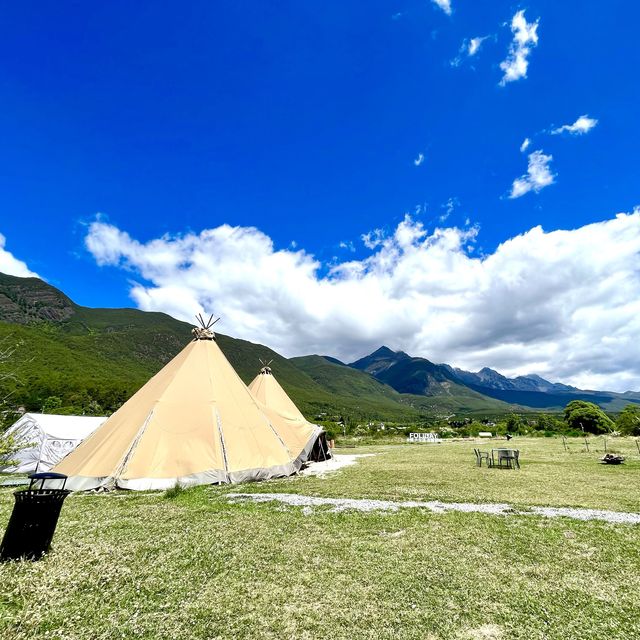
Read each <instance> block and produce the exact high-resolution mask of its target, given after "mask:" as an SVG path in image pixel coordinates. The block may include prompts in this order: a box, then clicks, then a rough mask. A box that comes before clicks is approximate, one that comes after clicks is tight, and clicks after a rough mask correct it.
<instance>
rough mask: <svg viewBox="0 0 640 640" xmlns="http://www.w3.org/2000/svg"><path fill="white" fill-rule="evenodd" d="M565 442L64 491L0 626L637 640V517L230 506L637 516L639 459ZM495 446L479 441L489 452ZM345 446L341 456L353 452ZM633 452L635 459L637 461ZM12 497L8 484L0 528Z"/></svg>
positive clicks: (92, 636) (67, 633)
mask: <svg viewBox="0 0 640 640" xmlns="http://www.w3.org/2000/svg"><path fill="white" fill-rule="evenodd" d="M598 442H599V443H600V444H599V445H598V447H599V449H600V450H599V451H596V452H594V451H593V449H592V451H591V452H590V453H586V452H583V451H582V449H583V448H584V444H582V445H581V444H580V443H579V442H578V441H577V440H574V441H572V442H571V443H570V445H569V448H570V450H569V452H567V453H565V452H564V449H563V445H562V441H561V440H556V439H517V440H516V442H515V446H517V447H518V448H519V449H520V450H521V460H522V469H521V470H520V471H519V472H518V471H505V470H503V471H500V470H492V469H484V468H483V469H477V468H475V467H474V458H473V454H472V451H471V449H472V445H470V444H468V443H445V444H442V445H396V446H380V447H375V446H372V447H366V449H362V450H358V452H364V451H365V450H366V451H367V452H371V453H376V454H378V455H376V456H375V457H370V458H362V459H360V461H359V462H358V464H357V465H356V466H353V467H349V468H346V469H344V470H342V471H340V472H338V473H336V474H335V475H333V476H331V477H327V478H325V479H322V478H317V477H305V478H294V479H289V480H279V481H273V482H267V483H261V484H252V485H243V486H241V487H238V486H234V487H197V488H195V489H190V490H187V491H184V492H181V493H178V494H177V496H176V497H174V498H167V497H166V496H165V495H164V494H162V493H142V494H136V493H123V492H117V493H112V494H102V495H81V494H76V495H73V496H71V497H70V498H69V499H68V500H67V502H66V503H65V506H64V508H63V512H62V516H61V519H60V524H59V527H58V531H57V533H56V537H55V538H54V549H53V551H52V553H51V554H50V555H49V556H48V557H46V558H45V559H44V560H43V561H40V562H36V563H8V564H5V565H2V566H0V584H1V589H0V637H1V638H3V639H7V640H9V639H11V640H13V639H14V638H15V639H18V638H24V639H27V638H29V639H31V638H59V639H63V638H64V639H80V638H82V639H87V640H100V639H107V638H108V639H111V638H114V639H115V638H147V639H153V640H160V639H162V640H163V639H165V638H166V639H172V640H173V639H175V640H179V639H192V638H193V639H205V638H206V639H214V638H220V639H222V638H225V639H227V638H229V639H231V638H234V639H235V638H274V639H275V638H296V639H298V638H302V639H304V638H308V639H316V638H331V639H334V638H349V639H350V640H356V639H359V638H416V639H421V640H425V639H435V638H438V639H445V638H447V639H448V638H451V639H458V638H460V639H464V638H484V639H496V638H504V639H507V638H522V639H525V638H526V639H538V638H539V639H543V638H544V639H552V638H557V639H573V638H575V639H580V640H582V639H588V638H594V639H595V638H624V639H628V638H636V637H640V609H639V605H640V596H639V595H638V594H640V570H639V569H640V527H638V526H633V525H612V524H607V523H604V522H597V521H591V522H580V521H575V520H569V519H564V518H559V519H544V518H540V517H536V516H490V515H483V514H475V513H473V514H472V513H468V514H467V513H446V514H434V513H431V512H429V511H426V510H422V509H404V510H400V511H399V512H394V513H387V512H384V513H381V512H374V513H360V512H350V511H349V512H342V513H331V512H329V511H328V510H326V509H323V508H319V509H316V510H314V512H313V513H312V514H309V515H305V512H303V510H302V509H299V508H289V507H284V506H282V505H280V504H277V503H265V504H254V503H241V504H232V503H230V502H229V501H228V499H227V497H226V494H227V493H229V492H232V491H238V490H240V491H252V492H269V493H274V492H291V493H301V494H305V495H318V496H330V497H355V498H384V499H392V500H407V499H412V500H434V499H439V500H443V501H472V502H509V503H512V504H514V505H520V506H528V505H552V506H577V507H589V508H602V509H610V510H619V511H636V512H637V511H640V455H638V453H637V451H636V450H635V444H634V443H633V442H632V441H631V440H624V441H615V442H614V441H611V440H610V441H609V447H610V449H611V448H613V449H616V450H622V451H623V452H624V454H625V455H626V456H627V462H626V463H625V465H623V466H621V467H617V468H615V467H607V466H603V465H599V464H597V458H598V457H599V456H600V455H602V442H601V441H598ZM487 446H490V445H488V444H485V447H487ZM354 451H355V450H353V449H349V450H346V451H345V453H353V452H354ZM634 451H635V454H634ZM12 503H13V498H12V495H11V490H9V489H2V490H1V491H0V527H2V526H4V524H5V523H6V521H7V519H8V516H9V513H10V510H11V507H12Z"/></svg>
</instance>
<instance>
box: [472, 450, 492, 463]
mask: <svg viewBox="0 0 640 640" xmlns="http://www.w3.org/2000/svg"><path fill="white" fill-rule="evenodd" d="M473 452H474V453H475V454H476V466H477V467H481V466H482V461H483V460H486V461H487V467H490V466H491V458H490V457H489V452H488V451H480V449H474V450H473Z"/></svg>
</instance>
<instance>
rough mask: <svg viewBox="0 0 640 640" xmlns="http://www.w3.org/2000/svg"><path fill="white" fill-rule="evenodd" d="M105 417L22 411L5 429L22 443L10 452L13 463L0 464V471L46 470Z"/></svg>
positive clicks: (76, 444)
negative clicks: (16, 449)
mask: <svg viewBox="0 0 640 640" xmlns="http://www.w3.org/2000/svg"><path fill="white" fill-rule="evenodd" d="M105 420H106V418H105V417H99V418H93V417H88V416H59V415H50V414H47V413H25V414H24V415H23V416H21V417H20V418H19V419H18V420H17V421H16V422H15V423H14V424H13V425H12V426H11V427H10V428H9V429H8V431H7V435H12V436H13V437H14V438H15V439H16V441H17V442H18V444H19V445H21V446H22V448H21V449H20V450H18V451H17V452H16V453H14V454H13V455H12V456H11V459H12V462H15V463H16V464H15V465H7V466H0V471H3V472H5V473H34V472H36V471H49V469H51V467H53V466H54V465H56V464H58V462H60V460H62V458H64V457H65V456H66V455H67V454H68V453H70V452H71V451H73V450H74V449H75V448H76V447H77V446H78V445H79V444H80V443H81V442H82V441H83V440H84V439H85V438H86V437H88V436H90V435H91V434H92V433H93V432H94V431H95V430H96V429H97V428H98V427H99V426H100V425H101V424H102V423H103V422H104V421H105ZM1 464H2V463H0V465H1Z"/></svg>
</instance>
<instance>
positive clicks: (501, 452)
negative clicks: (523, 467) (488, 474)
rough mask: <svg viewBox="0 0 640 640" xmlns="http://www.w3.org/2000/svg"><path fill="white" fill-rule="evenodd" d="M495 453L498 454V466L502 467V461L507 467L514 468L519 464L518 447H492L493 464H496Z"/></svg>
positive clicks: (493, 465)
mask: <svg viewBox="0 0 640 640" xmlns="http://www.w3.org/2000/svg"><path fill="white" fill-rule="evenodd" d="M495 454H497V456H498V460H497V466H498V467H500V468H502V463H503V462H504V463H505V464H506V467H507V469H513V468H514V467H515V466H516V465H517V466H518V467H519V466H520V465H519V464H518V456H517V453H516V449H503V448H501V449H491V466H492V467H495V466H496V459H495Z"/></svg>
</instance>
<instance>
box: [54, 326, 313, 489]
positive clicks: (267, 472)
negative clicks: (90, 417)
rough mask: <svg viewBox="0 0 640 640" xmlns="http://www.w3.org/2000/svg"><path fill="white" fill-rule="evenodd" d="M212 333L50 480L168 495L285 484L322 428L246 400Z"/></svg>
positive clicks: (204, 331) (198, 331)
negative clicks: (173, 490) (180, 490)
mask: <svg viewBox="0 0 640 640" xmlns="http://www.w3.org/2000/svg"><path fill="white" fill-rule="evenodd" d="M209 326H210V324H207V325H206V326H205V325H204V323H203V327H202V328H195V329H194V335H195V339H194V340H193V341H192V342H190V343H189V344H188V345H187V346H186V347H185V348H184V349H183V350H182V351H181V352H180V353H179V354H178V355H177V356H176V357H175V358H174V359H173V360H171V362H169V363H168V364H167V365H166V366H165V367H164V368H163V369H161V370H160V371H159V372H158V373H157V374H156V375H155V376H153V378H151V379H150V380H149V381H148V382H147V383H146V384H145V385H144V386H143V387H142V388H141V389H140V390H139V391H138V392H137V393H135V394H134V395H133V396H132V397H131V398H130V399H129V400H128V401H127V402H126V403H125V404H124V405H122V407H120V409H118V411H116V412H115V413H114V414H113V415H112V416H111V417H110V418H109V419H108V420H107V421H106V422H105V423H104V424H103V425H102V426H101V427H100V428H99V429H97V430H96V431H95V432H94V433H93V434H92V435H91V436H90V437H89V438H87V439H86V440H85V441H84V442H83V443H82V444H81V445H80V446H79V447H78V448H77V449H75V450H74V451H73V452H72V453H71V454H69V455H68V456H67V457H66V458H65V459H64V460H63V461H62V462H61V463H60V464H58V465H56V467H54V469H53V471H56V472H59V473H64V474H65V475H67V476H68V480H67V484H66V486H67V488H69V489H71V490H74V491H79V490H86V489H95V488H98V487H105V488H112V487H120V488H122V489H134V490H138V491H143V490H149V489H166V488H169V487H172V486H174V485H176V484H177V483H180V484H181V485H184V486H187V485H196V484H210V483H227V482H245V481H248V480H265V479H267V478H274V477H282V476H288V475H291V474H293V473H296V472H297V471H298V470H299V469H300V468H301V467H302V465H303V464H304V463H305V462H306V461H307V459H308V457H309V455H310V453H311V451H312V450H313V449H314V446H315V444H316V442H317V440H318V438H319V437H320V436H321V435H322V434H323V431H322V429H321V428H320V427H318V426H316V425H311V424H309V423H307V422H306V421H305V422H304V424H303V423H301V424H299V425H298V424H295V423H293V422H291V421H289V420H285V419H284V418H283V417H282V416H279V415H278V414H277V413H275V412H271V411H269V410H268V409H267V408H265V407H264V406H263V405H261V404H260V403H259V402H258V401H257V400H256V399H255V398H254V397H253V396H252V395H251V392H250V391H249V389H247V387H246V385H245V384H244V382H242V380H241V379H240V377H239V376H238V374H237V373H236V372H235V370H234V369H233V367H232V366H231V364H230V363H229V361H228V360H227V359H226V358H225V356H224V354H223V353H222V351H221V350H220V348H219V347H218V345H217V343H216V341H215V334H214V333H213V331H210V330H209Z"/></svg>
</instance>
